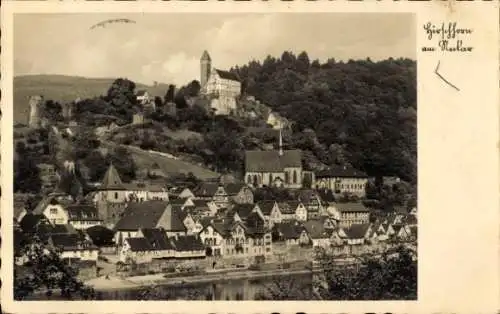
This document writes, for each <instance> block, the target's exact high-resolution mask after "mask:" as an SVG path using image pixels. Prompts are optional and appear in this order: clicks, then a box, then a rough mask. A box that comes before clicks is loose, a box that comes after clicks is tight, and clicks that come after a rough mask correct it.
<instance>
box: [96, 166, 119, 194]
mask: <svg viewBox="0 0 500 314" xmlns="http://www.w3.org/2000/svg"><path fill="white" fill-rule="evenodd" d="M99 188H100V189H101V190H124V189H125V187H124V186H123V182H122V179H121V178H120V175H119V174H118V170H116V168H115V166H113V164H110V165H109V167H108V170H107V171H106V173H105V174H104V179H103V180H102V184H101V186H100V187H99Z"/></svg>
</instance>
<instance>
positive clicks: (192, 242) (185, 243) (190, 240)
mask: <svg viewBox="0 0 500 314" xmlns="http://www.w3.org/2000/svg"><path fill="white" fill-rule="evenodd" d="M170 239H171V240H172V244H173V245H174V247H175V249H176V251H178V252H185V251H202V250H204V249H205V246H204V245H203V243H202V242H201V239H200V238H199V237H198V236H196V235H186V236H178V237H171V238H170Z"/></svg>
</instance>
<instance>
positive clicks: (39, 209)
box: [33, 195, 71, 215]
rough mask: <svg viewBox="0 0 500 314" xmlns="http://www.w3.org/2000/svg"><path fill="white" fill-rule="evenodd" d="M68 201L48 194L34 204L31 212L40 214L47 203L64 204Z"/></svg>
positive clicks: (68, 202)
mask: <svg viewBox="0 0 500 314" xmlns="http://www.w3.org/2000/svg"><path fill="white" fill-rule="evenodd" d="M70 203H71V202H70V201H60V200H57V197H56V195H49V196H46V197H44V198H43V199H42V200H41V201H40V202H38V204H37V205H36V207H35V209H33V214H36V215H40V214H43V211H44V210H45V209H46V208H47V206H49V205H61V206H65V205H68V204H70Z"/></svg>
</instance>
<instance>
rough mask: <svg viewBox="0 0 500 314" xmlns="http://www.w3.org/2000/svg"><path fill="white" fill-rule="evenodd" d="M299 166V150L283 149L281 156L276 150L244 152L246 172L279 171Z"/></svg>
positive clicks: (300, 153)
mask: <svg viewBox="0 0 500 314" xmlns="http://www.w3.org/2000/svg"><path fill="white" fill-rule="evenodd" d="M301 166H302V152H301V151H300V150H284V151H283V156H280V155H279V151H277V150H269V151H257V150H254V151H246V152H245V170H246V172H281V171H283V170H284V168H288V167H301Z"/></svg>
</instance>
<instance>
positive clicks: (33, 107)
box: [28, 95, 80, 129]
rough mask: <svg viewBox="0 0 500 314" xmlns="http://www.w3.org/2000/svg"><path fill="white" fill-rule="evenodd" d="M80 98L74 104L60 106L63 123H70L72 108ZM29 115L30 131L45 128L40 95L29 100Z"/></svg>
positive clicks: (43, 110)
mask: <svg viewBox="0 0 500 314" xmlns="http://www.w3.org/2000/svg"><path fill="white" fill-rule="evenodd" d="M79 101H80V98H77V99H76V100H75V101H74V102H69V103H63V104H61V114H62V117H63V119H64V120H65V121H67V122H68V121H70V120H71V119H72V118H73V106H74V104H75V103H78V102H79ZM29 106H30V114H29V120H28V126H29V127H30V128H32V129H39V128H43V127H46V126H47V123H48V121H47V117H46V115H45V103H44V98H43V96H41V95H34V96H31V97H30V98H29Z"/></svg>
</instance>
